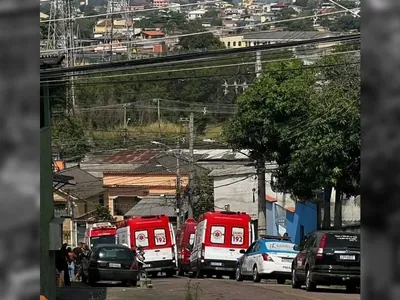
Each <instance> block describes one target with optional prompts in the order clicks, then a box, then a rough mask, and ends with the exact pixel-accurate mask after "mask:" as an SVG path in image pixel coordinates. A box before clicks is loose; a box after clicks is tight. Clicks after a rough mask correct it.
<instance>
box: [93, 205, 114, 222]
mask: <svg viewBox="0 0 400 300" xmlns="http://www.w3.org/2000/svg"><path fill="white" fill-rule="evenodd" d="M93 217H94V218H95V220H96V221H99V222H105V221H114V218H113V216H112V215H111V213H110V210H109V209H108V207H106V206H102V205H97V206H96V210H95V211H94V212H93Z"/></svg>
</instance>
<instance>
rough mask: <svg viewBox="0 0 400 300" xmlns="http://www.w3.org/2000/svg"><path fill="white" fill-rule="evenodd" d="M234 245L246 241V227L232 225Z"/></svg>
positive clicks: (232, 241)
mask: <svg viewBox="0 0 400 300" xmlns="http://www.w3.org/2000/svg"><path fill="white" fill-rule="evenodd" d="M231 243H232V245H243V243H244V228H243V227H232V237H231Z"/></svg>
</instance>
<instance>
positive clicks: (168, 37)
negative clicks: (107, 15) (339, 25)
mask: <svg viewBox="0 0 400 300" xmlns="http://www.w3.org/2000/svg"><path fill="white" fill-rule="evenodd" d="M355 9H356V8H354V9H352V10H355ZM357 9H359V8H357ZM346 12H348V11H347V10H339V11H334V12H328V13H323V14H315V15H310V16H303V17H296V18H290V19H284V20H275V21H269V22H264V23H258V24H254V25H243V26H237V27H235V29H251V28H254V27H260V26H265V25H274V24H280V23H287V22H292V21H299V20H306V19H312V18H315V17H324V16H330V15H335V14H340V13H346ZM216 27H217V28H219V29H213V30H206V31H200V32H193V33H185V34H179V35H172V36H166V37H163V38H154V39H151V41H147V42H146V41H143V42H141V40H135V41H136V43H138V41H140V43H143V44H151V43H154V42H158V41H165V40H176V39H180V38H182V37H189V36H197V35H204V34H210V33H218V32H220V30H221V29H223V28H224V26H216ZM129 43H131V41H126V42H119V43H118V44H119V45H125V44H129ZM99 46H101V45H93V46H79V47H71V48H65V49H59V50H43V51H41V52H40V53H41V54H46V53H47V54H48V53H55V52H63V51H69V50H83V49H94V48H96V47H99Z"/></svg>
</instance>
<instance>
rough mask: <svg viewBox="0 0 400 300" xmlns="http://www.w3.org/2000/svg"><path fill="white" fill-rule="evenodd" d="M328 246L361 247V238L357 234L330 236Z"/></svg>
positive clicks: (327, 239)
mask: <svg viewBox="0 0 400 300" xmlns="http://www.w3.org/2000/svg"><path fill="white" fill-rule="evenodd" d="M326 245H327V246H329V247H355V248H359V247H360V237H359V235H357V234H354V233H353V234H351V233H349V234H328V235H327V237H326Z"/></svg>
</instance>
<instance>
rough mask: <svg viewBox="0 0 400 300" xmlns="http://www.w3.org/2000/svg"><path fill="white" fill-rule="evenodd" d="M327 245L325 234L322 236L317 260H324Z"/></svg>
mask: <svg viewBox="0 0 400 300" xmlns="http://www.w3.org/2000/svg"><path fill="white" fill-rule="evenodd" d="M325 245H326V234H324V235H323V236H322V238H321V241H320V243H319V247H318V250H317V256H316V259H317V260H321V259H322V258H323V256H324V248H325Z"/></svg>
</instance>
